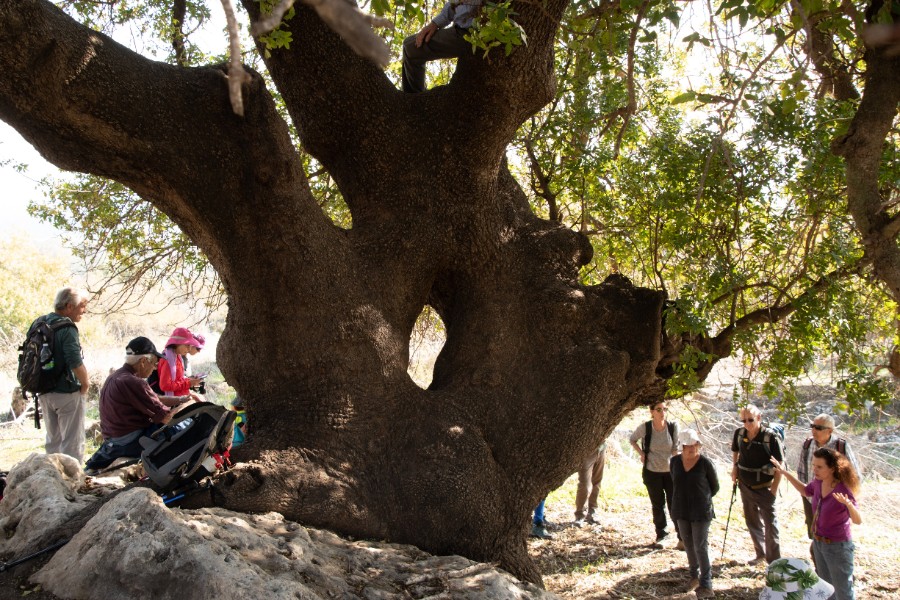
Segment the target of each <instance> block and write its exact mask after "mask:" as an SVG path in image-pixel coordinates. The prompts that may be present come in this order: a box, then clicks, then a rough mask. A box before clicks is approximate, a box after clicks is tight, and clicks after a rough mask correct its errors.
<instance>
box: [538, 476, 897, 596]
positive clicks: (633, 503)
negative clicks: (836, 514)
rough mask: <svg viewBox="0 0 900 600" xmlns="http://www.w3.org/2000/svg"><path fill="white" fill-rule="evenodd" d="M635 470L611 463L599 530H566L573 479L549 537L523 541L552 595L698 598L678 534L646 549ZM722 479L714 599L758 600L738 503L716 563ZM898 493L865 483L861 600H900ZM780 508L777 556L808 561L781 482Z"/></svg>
mask: <svg viewBox="0 0 900 600" xmlns="http://www.w3.org/2000/svg"><path fill="white" fill-rule="evenodd" d="M633 471H639V466H638V465H637V464H636V463H634V464H632V463H631V462H630V461H624V460H623V462H622V463H620V464H618V465H615V464H612V465H608V467H607V473H606V476H605V480H604V482H603V488H602V489H603V491H602V492H601V495H600V508H601V511H602V512H601V522H600V524H598V525H594V526H588V527H581V528H579V527H576V526H574V525H573V524H572V520H573V519H574V515H573V514H572V512H571V511H572V507H573V506H574V490H575V487H576V481H575V479H574V478H570V479H569V481H567V482H566V484H565V485H564V486H563V487H562V488H561V489H560V490H557V491H556V492H554V493H552V494H551V495H550V497H549V498H548V501H547V517H548V519H549V520H550V521H551V528H550V530H551V532H552V533H553V534H554V536H555V537H554V539H552V540H538V539H535V538H532V539H531V540H530V541H529V542H528V546H529V550H530V553H531V555H532V556H533V557H534V559H535V560H536V561H537V562H538V565H539V566H540V569H541V571H542V572H543V573H544V585H545V586H546V588H547V589H548V590H550V591H553V592H555V593H556V594H559V595H560V596H561V597H562V598H566V599H573V600H574V599H584V600H600V599H609V598H616V599H645V598H693V597H694V595H693V594H686V593H685V591H684V588H685V586H686V584H687V583H688V580H689V579H690V577H689V575H688V570H687V558H686V556H685V553H684V552H683V551H677V550H675V547H674V546H675V544H676V542H677V540H676V539H674V537H675V536H674V535H671V536H670V538H671V539H668V540H666V545H665V547H664V548H662V549H657V548H653V547H652V546H651V543H652V542H653V541H654V537H655V535H654V529H653V523H652V519H651V514H650V500H649V499H648V498H647V496H646V493H645V492H643V493H642V490H641V489H640V488H641V487H643V486H642V484H641V482H640V477H639V476H635V475H634V472H633ZM720 478H721V479H722V482H721V483H722V489H721V491H720V492H719V494H718V495H717V496H716V499H715V506H716V515H717V519H716V520H715V521H714V522H713V524H712V527H711V528H710V535H709V540H710V554H711V556H710V558H712V560H713V589H714V590H715V592H716V597H717V598H722V599H727V600H750V599H754V600H755V599H756V598H758V597H759V592H760V591H761V590H762V589H763V581H764V578H765V568H764V567H763V566H748V565H747V564H746V561H747V559H748V558H751V557H753V555H754V552H753V546H752V544H751V542H750V537H749V534H748V533H747V529H746V527H745V526H744V523H743V512H742V510H741V502H740V497H738V498H737V499H736V501H735V504H734V508H733V511H732V515H731V524H730V526H729V528H728V539H727V543H726V548H725V553H724V557H723V556H722V542H723V539H724V537H725V524H726V519H727V516H728V504H729V500H730V499H731V484H730V480H727V481H726V480H725V479H724V471H720ZM898 494H900V482H895V481H884V480H882V481H871V482H866V483H865V484H864V488H863V490H862V493H861V494H860V507H861V510H862V515H863V523H862V525H859V526H856V525H854V526H853V536H854V541H855V543H856V545H857V550H856V561H855V575H856V578H857V584H856V593H857V595H856V597H857V599H858V600H870V599H875V598H879V599H882V598H883V599H888V598H891V599H896V598H898V597H900V574H898V572H897V567H896V565H897V564H898V559H900V548H898V547H897V544H896V539H895V538H896V533H897V523H898V518H900V508H898V504H897V502H896V498H897V497H898ZM739 495H740V492H738V496H739ZM777 510H778V515H779V522H780V529H781V549H782V556H785V557H798V558H807V559H808V551H809V541H808V539H807V538H806V534H805V525H804V522H803V506H802V503H801V500H800V496H799V494H797V493H796V491H794V489H793V488H789V487H788V484H787V483H782V486H781V491H780V495H779V499H778V501H777Z"/></svg>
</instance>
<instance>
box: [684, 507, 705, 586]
mask: <svg viewBox="0 0 900 600" xmlns="http://www.w3.org/2000/svg"><path fill="white" fill-rule="evenodd" d="M710 523H711V521H686V520H684V519H678V532H679V533H681V540H682V541H683V542H684V552H685V554H687V559H688V568H689V569H690V571H691V578H697V579H698V580H700V587H703V588H706V589H712V563H711V562H710V560H709V524H710Z"/></svg>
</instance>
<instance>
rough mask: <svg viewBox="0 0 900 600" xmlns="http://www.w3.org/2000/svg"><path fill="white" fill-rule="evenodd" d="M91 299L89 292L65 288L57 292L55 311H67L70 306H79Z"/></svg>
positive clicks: (54, 302) (54, 303)
mask: <svg viewBox="0 0 900 600" xmlns="http://www.w3.org/2000/svg"><path fill="white" fill-rule="evenodd" d="M88 298H90V294H89V293H88V292H87V290H83V289H81V288H73V287H64V288H63V289H61V290H59V291H58V292H56V300H54V301H53V310H66V307H67V306H69V305H72V306H78V305H79V304H81V303H82V302H83V301H85V300H87V299H88Z"/></svg>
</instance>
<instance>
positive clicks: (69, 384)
mask: <svg viewBox="0 0 900 600" xmlns="http://www.w3.org/2000/svg"><path fill="white" fill-rule="evenodd" d="M88 300H89V295H88V293H87V292H86V291H84V290H80V289H76V288H71V287H66V288H63V289H61V290H59V292H57V294H56V300H55V301H54V303H53V312H52V313H50V314H48V315H44V316H42V317H39V318H37V319H36V320H35V321H34V323H32V324H31V327H30V328H29V329H28V337H29V338H31V337H32V334H33V332H35V331H36V330H37V329H38V328H40V327H41V326H42V325H43V324H46V325H47V326H49V329H50V330H52V334H50V335H51V336H52V337H51V343H50V344H48V347H47V349H48V351H49V353H50V357H51V360H50V362H48V363H46V364H45V365H43V369H44V370H45V371H47V373H48V374H49V376H50V377H51V378H52V379H53V381H51V382H50V383H49V384H47V387H48V389H49V391H45V392H44V391H42V392H40V393H38V398H39V401H40V409H41V412H42V413H43V415H44V429H45V431H46V436H45V443H44V449H45V450H46V452H47V454H55V453H62V454H68V455H69V456H71V457H72V458H74V459H75V460H77V461H78V462H79V463H81V461H82V459H83V458H84V404H85V399H86V397H87V393H88V386H89V384H90V380H89V378H88V372H87V367H85V366H84V355H83V353H82V350H81V342H80V340H79V338H78V327H76V326H75V323H78V322H79V321H81V318H82V317H83V316H84V313H85V311H86V310H87V303H88ZM45 331H46V329H45Z"/></svg>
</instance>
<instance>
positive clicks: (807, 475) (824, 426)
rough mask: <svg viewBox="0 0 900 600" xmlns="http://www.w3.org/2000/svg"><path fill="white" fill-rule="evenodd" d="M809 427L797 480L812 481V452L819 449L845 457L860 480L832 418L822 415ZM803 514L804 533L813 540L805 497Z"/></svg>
mask: <svg viewBox="0 0 900 600" xmlns="http://www.w3.org/2000/svg"><path fill="white" fill-rule="evenodd" d="M809 426H810V428H811V430H812V435H811V436H810V437H808V438H806V440H805V441H804V442H803V446H802V447H801V448H800V461H799V464H798V465H797V479H799V480H800V481H801V482H803V483H804V484H808V483H809V482H810V481H812V479H813V478H812V458H813V452H815V451H816V450H818V449H819V448H831V449H832V450H836V451H838V452H840V453H841V454H843V455H844V456H846V457H847V460H849V461H850V464H851V465H853V470H854V471H856V475H857V476H858V477H860V478H862V473H861V472H860V470H859V464H858V463H857V462H856V456H855V455H854V454H853V450H852V449H851V448H850V443H849V442H848V441H847V440H845V439H844V438H842V437H840V436H838V435H837V434H835V433H834V417H832V416H831V415H828V414H824V413H823V414H821V415H819V416H817V417H816V418H815V419H813V422H812V423H810V424H809ZM803 512H804V513H805V514H806V532H807V534H808V535H809V539H813V531H812V519H813V511H812V504H811V503H810V499H809V498H807V497H806V496H804V497H803Z"/></svg>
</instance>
